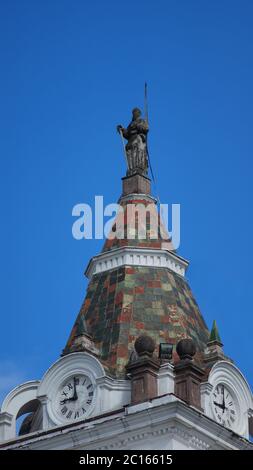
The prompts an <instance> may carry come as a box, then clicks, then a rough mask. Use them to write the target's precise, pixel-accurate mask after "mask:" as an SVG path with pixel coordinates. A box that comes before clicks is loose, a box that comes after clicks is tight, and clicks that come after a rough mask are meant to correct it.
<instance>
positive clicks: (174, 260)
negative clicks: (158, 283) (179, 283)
mask: <svg viewBox="0 0 253 470" xmlns="http://www.w3.org/2000/svg"><path fill="white" fill-rule="evenodd" d="M188 265H189V262H188V261H187V260H185V259H184V258H182V257H181V256H179V255H177V254H176V253H173V252H171V251H167V250H160V249H152V248H142V247H131V246H128V247H122V248H115V249H114V250H110V251H107V252H104V253H101V254H99V255H97V256H94V257H93V258H91V260H90V262H89V264H88V267H87V269H86V271H85V275H86V276H87V277H88V278H89V279H90V278H91V277H92V276H93V275H94V274H99V273H102V272H105V271H109V270H111V269H117V268H119V267H121V266H143V267H149V268H166V269H170V270H171V271H174V272H175V273H177V274H179V275H180V276H182V277H184V276H185V273H186V270H187V268H188Z"/></svg>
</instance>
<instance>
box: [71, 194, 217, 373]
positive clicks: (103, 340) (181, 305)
mask: <svg viewBox="0 0 253 470" xmlns="http://www.w3.org/2000/svg"><path fill="white" fill-rule="evenodd" d="M129 202H131V203H133V204H135V203H136V204H140V203H141V204H143V205H144V206H147V205H148V204H150V202H152V200H151V198H150V196H149V195H138V196H136V195H133V196H131V195H130V196H128V197H127V198H125V197H123V198H121V200H120V204H121V205H122V207H123V209H124V226H125V229H126V224H127V222H128V223H129V219H128V221H127V220H126V204H127V203H129ZM156 210H157V209H156V207H155V205H154V204H153V206H152V207H151V211H156ZM131 217H132V219H131V220H132V221H133V220H135V221H136V214H133V215H132V216H131ZM137 219H138V217H137ZM158 220H159V230H158V235H157V237H155V238H152V236H151V235H154V234H153V233H152V226H151V225H150V223H149V220H148V219H147V234H146V236H145V238H143V239H138V237H137V225H133V227H134V230H133V235H134V239H131V240H129V239H127V237H126V231H125V236H124V238H123V239H118V238H114V239H111V240H110V239H107V240H106V242H105V244H104V247H103V249H102V252H107V251H110V250H114V249H115V248H121V247H124V246H131V247H138V248H141V247H145V248H152V249H159V250H161V249H163V250H164V249H166V250H169V251H172V250H173V247H172V244H171V242H170V240H169V238H167V239H164V238H163V237H162V236H161V233H162V232H161V230H164V229H163V228H161V223H160V219H158ZM113 231H115V224H114V226H113V227H112V232H113ZM87 333H88V334H89V335H90V337H92V338H93V341H94V344H95V346H96V348H97V350H98V351H99V358H100V360H101V362H102V363H103V365H104V367H105V369H106V370H107V373H108V374H110V375H111V376H116V377H123V376H124V375H125V366H126V364H127V362H128V360H129V357H130V354H131V353H132V351H133V350H134V342H135V340H136V338H137V337H138V336H140V335H141V334H148V335H150V336H151V337H152V338H153V339H154V340H155V343H156V345H157V349H158V347H159V344H160V343H161V342H169V343H172V344H176V343H177V342H178V341H179V340H180V339H182V338H185V337H190V338H192V339H193V340H194V341H195V344H196V347H197V351H198V353H197V355H196V358H197V360H198V359H199V360H200V359H201V357H202V353H203V351H204V349H205V348H206V344H207V342H208V339H209V332H208V329H207V326H206V324H205V321H204V319H203V317H202V315H201V313H200V310H199V308H198V305H197V303H196V301H195V299H194V297H193V295H192V292H191V289H190V287H189V285H188V282H187V280H186V279H185V278H184V277H182V276H180V275H178V274H177V273H175V272H173V271H170V270H169V269H168V268H163V267H154V266H152V267H148V266H147V267H144V266H121V267H118V268H115V269H112V270H108V271H106V272H101V273H98V274H95V275H93V276H92V278H91V280H90V283H89V285H88V289H87V294H86V297H85V299H84V302H83V305H82V307H81V310H80V312H79V314H78V317H77V319H76V322H75V324H74V327H73V329H72V332H71V334H70V337H69V340H68V342H67V345H66V347H65V349H64V352H63V353H64V354H67V353H69V352H72V351H73V350H75V344H76V343H75V339H76V338H77V337H78V336H80V335H82V334H87ZM174 349H175V348H174ZM174 360H175V361H176V360H177V354H176V353H174Z"/></svg>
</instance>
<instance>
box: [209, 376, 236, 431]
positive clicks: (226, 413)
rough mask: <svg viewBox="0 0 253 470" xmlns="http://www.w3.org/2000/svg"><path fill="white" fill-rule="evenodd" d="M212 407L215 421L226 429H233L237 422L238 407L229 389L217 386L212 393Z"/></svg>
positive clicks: (221, 385)
mask: <svg viewBox="0 0 253 470" xmlns="http://www.w3.org/2000/svg"><path fill="white" fill-rule="evenodd" d="M212 407H213V411H214V415H215V419H216V421H217V422H218V423H220V424H222V425H223V426H226V427H227V428H230V429H232V428H235V426H236V424H237V421H238V407H237V404H236V401H235V399H234V397H233V395H232V394H231V392H230V390H229V388H227V387H226V386H225V385H223V384H218V385H217V386H216V387H215V389H214V391H213V393H212Z"/></svg>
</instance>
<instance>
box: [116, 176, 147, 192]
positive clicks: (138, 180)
mask: <svg viewBox="0 0 253 470" xmlns="http://www.w3.org/2000/svg"><path fill="white" fill-rule="evenodd" d="M122 181H123V193H122V196H127V195H128V194H148V195H149V194H150V192H151V185H150V179H149V178H148V177H146V176H143V175H140V174H138V173H136V174H135V175H131V176H125V177H124V178H122Z"/></svg>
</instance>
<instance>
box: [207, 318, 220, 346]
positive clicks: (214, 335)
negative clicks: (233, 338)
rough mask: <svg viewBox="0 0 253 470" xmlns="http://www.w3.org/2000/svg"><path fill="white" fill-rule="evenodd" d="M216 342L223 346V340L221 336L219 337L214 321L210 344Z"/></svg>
mask: <svg viewBox="0 0 253 470" xmlns="http://www.w3.org/2000/svg"><path fill="white" fill-rule="evenodd" d="M214 341H215V342H216V343H219V344H220V345H222V341H221V338H220V335H219V331H218V327H217V323H216V320H214V321H213V326H212V329H211V333H210V337H209V341H208V343H213V342H214Z"/></svg>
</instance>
